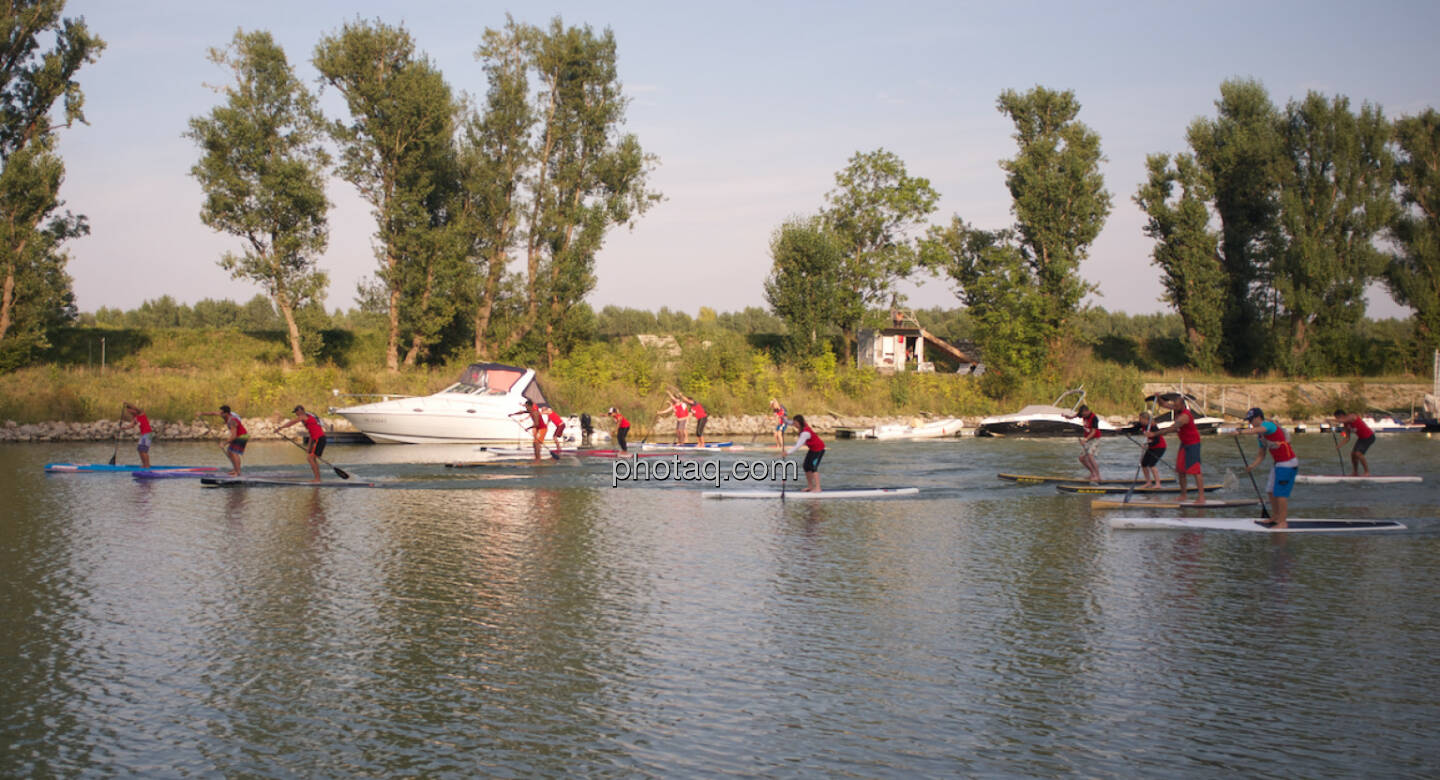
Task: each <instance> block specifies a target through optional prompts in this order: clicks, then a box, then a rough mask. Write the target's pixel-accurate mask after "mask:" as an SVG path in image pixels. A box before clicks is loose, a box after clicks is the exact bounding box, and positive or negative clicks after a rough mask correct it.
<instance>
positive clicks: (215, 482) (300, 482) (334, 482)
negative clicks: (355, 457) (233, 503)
mask: <svg viewBox="0 0 1440 780" xmlns="http://www.w3.org/2000/svg"><path fill="white" fill-rule="evenodd" d="M200 484H202V485H204V486H205V487H327V488H331V487H337V488H338V487H367V488H378V487H384V485H382V484H381V483H379V482H364V481H361V480H357V479H322V480H320V481H319V482H312V481H310V480H308V479H280V478H278V477H201V478H200Z"/></svg>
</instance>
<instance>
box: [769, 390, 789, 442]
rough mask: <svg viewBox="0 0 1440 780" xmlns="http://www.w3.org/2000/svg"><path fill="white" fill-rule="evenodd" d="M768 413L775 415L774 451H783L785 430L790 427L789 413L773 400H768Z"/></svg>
mask: <svg viewBox="0 0 1440 780" xmlns="http://www.w3.org/2000/svg"><path fill="white" fill-rule="evenodd" d="M770 413H771V414H773V415H775V449H778V450H780V451H781V452H784V451H785V429H786V428H788V427H789V426H790V417H789V413H788V412H786V411H785V407H784V406H781V405H780V402H779V401H778V400H776V399H774V398H771V399H770Z"/></svg>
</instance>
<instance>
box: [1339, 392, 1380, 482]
mask: <svg viewBox="0 0 1440 780" xmlns="http://www.w3.org/2000/svg"><path fill="white" fill-rule="evenodd" d="M1335 422H1337V423H1340V424H1341V425H1343V426H1345V430H1344V432H1342V433H1341V434H1340V444H1338V445H1336V449H1339V447H1340V445H1343V444H1344V443H1345V440H1346V439H1348V438H1350V432H1351V431H1354V432H1355V446H1354V447H1351V448H1350V468H1351V469H1352V472H1351V473H1353V474H1354V475H1355V476H1357V477H1358V476H1360V469H1361V468H1362V467H1363V468H1364V469H1365V476H1367V477H1368V476H1370V461H1369V460H1367V459H1366V458H1365V453H1367V452H1369V451H1370V445H1372V444H1374V443H1375V432H1374V431H1372V430H1370V426H1369V425H1367V424H1366V423H1365V418H1364V417H1361V416H1360V415H1358V414H1346V413H1345V410H1344V409H1336V410H1335Z"/></svg>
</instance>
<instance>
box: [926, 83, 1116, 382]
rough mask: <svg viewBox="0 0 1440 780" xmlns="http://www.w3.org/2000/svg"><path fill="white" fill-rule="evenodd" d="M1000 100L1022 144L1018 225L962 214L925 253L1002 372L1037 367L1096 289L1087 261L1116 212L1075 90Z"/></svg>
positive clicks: (1010, 166)
mask: <svg viewBox="0 0 1440 780" xmlns="http://www.w3.org/2000/svg"><path fill="white" fill-rule="evenodd" d="M996 105H997V108H998V109H999V110H1000V112H1001V113H1003V114H1005V115H1007V116H1009V117H1010V118H1011V120H1013V121H1014V123H1015V141H1016V143H1017V145H1018V146H1019V153H1018V154H1017V155H1016V156H1015V158H1014V159H1012V160H1005V161H1002V162H1001V163H1000V166H1001V168H1003V169H1004V170H1005V171H1006V173H1007V176H1006V179H1005V183H1006V186H1007V187H1008V188H1009V189H1010V194H1011V196H1012V198H1013V199H1014V203H1013V206H1012V210H1013V211H1014V214H1015V219H1016V222H1015V225H1014V227H1013V228H1011V229H1006V230H998V231H986V230H978V229H976V228H973V227H971V226H970V225H968V224H966V223H965V222H964V221H963V220H962V219H960V218H959V217H958V216H957V217H955V218H954V219H953V220H952V221H951V223H950V225H948V226H944V227H937V228H934V229H932V230H931V231H930V234H929V236H928V237H927V239H926V246H925V250H924V257H925V262H926V264H927V265H929V266H930V267H932V268H935V269H938V270H942V271H944V272H945V273H947V274H948V275H949V276H950V278H951V279H952V280H954V281H955V282H956V284H957V285H958V286H959V292H960V297H961V299H962V300H963V301H964V302H965V304H966V305H967V306H969V307H971V309H972V311H971V314H972V316H973V317H974V319H975V320H976V322H977V325H978V326H979V338H977V341H978V342H979V343H980V346H981V348H982V351H983V352H984V355H985V362H986V364H987V365H988V366H989V367H990V368H991V369H992V370H998V373H1000V374H1001V375H1006V374H1008V375H1009V376H1011V377H1018V376H1035V375H1037V374H1039V373H1041V372H1042V371H1043V370H1044V369H1045V368H1046V367H1047V366H1048V365H1049V362H1048V358H1049V355H1050V353H1051V352H1052V350H1054V349H1055V348H1056V346H1057V344H1058V342H1059V340H1060V339H1061V338H1062V336H1063V333H1064V328H1065V324H1066V322H1067V321H1068V320H1069V318H1070V317H1071V315H1073V314H1074V312H1075V311H1076V309H1077V308H1078V307H1079V305H1080V300H1081V298H1083V297H1084V295H1085V293H1086V292H1087V291H1089V290H1090V285H1088V284H1086V283H1085V281H1084V280H1083V279H1082V278H1081V277H1080V263H1081V262H1082V261H1083V260H1084V259H1085V258H1086V256H1087V255H1088V254H1089V248H1090V244H1091V243H1092V242H1094V240H1095V237H1096V236H1098V235H1099V233H1100V229H1101V228H1102V227H1103V226H1104V224H1105V218H1106V216H1108V215H1109V213H1110V193H1109V192H1107V191H1106V190H1105V182H1104V178H1103V177H1102V176H1101V174H1100V163H1101V162H1102V161H1103V160H1104V157H1103V156H1102V155H1101V153H1100V137H1099V136H1098V135H1097V134H1096V133H1095V132H1094V131H1092V130H1091V129H1090V128H1088V127H1086V126H1085V125H1084V124H1082V123H1080V122H1078V121H1076V117H1077V116H1078V115H1079V112H1080V103H1079V101H1077V100H1076V99H1075V95H1074V93H1073V92H1070V91H1068V90H1067V91H1064V92H1056V91H1054V90H1050V89H1046V88H1045V87H1035V88H1034V89H1032V90H1030V91H1029V92H1026V93H1023V94H1022V93H1017V92H1014V91H1012V90H1006V91H1005V92H1003V93H1001V95H1000V97H999V99H998V100H997V103H996Z"/></svg>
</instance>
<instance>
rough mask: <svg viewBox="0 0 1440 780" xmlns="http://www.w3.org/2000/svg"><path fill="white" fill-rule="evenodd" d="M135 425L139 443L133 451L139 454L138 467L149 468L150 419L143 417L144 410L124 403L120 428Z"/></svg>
mask: <svg viewBox="0 0 1440 780" xmlns="http://www.w3.org/2000/svg"><path fill="white" fill-rule="evenodd" d="M132 422H133V423H135V425H136V426H137V427H138V428H139V431H140V441H139V442H138V443H137V444H136V445H135V451H136V452H138V453H140V465H141V466H144V467H145V468H147V469H148V468H150V435H151V434H150V418H149V417H146V416H145V410H144V409H141V408H140V407H138V406H136V405H135V404H132V403H130V402H128V401H127V402H125V413H124V414H123V415H121V417H120V427H121V428H124V427H126V426H128V425H129V424H130V423H132Z"/></svg>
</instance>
